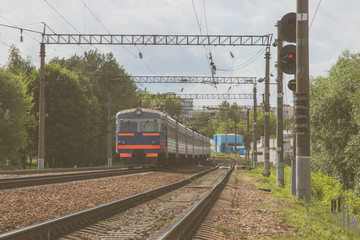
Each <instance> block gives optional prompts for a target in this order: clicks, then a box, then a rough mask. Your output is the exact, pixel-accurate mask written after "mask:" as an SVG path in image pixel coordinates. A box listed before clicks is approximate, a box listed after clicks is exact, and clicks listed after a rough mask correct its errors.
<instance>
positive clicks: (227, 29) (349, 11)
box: [0, 0, 360, 106]
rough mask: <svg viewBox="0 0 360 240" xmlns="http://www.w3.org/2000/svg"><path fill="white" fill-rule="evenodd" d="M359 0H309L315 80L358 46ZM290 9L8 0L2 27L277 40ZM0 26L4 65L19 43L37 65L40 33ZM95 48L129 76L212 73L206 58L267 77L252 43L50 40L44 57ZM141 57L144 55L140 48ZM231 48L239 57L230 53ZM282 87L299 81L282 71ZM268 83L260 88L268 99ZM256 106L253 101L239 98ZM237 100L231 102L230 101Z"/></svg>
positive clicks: (250, 4)
mask: <svg viewBox="0 0 360 240" xmlns="http://www.w3.org/2000/svg"><path fill="white" fill-rule="evenodd" d="M359 10H360V1H355V0H342V1H339V0H324V1H321V0H309V25H310V29H309V61H310V77H318V76H323V77H326V76H327V71H328V70H329V69H330V68H331V66H332V65H333V64H335V63H336V61H337V59H338V57H339V55H340V54H341V53H342V51H344V50H345V49H349V50H350V51H351V52H359V51H360V44H359V40H360V31H358V29H359V26H360V14H358V11H359ZM288 12H296V0H275V1H274V0H176V1H174V0H102V1H98V0H96V1H95V0H31V1H28V0H12V1H3V4H2V5H1V8H0V24H4V25H11V26H16V27H20V28H24V29H31V30H35V31H39V32H42V31H43V29H44V25H43V23H46V25H47V26H48V27H47V28H46V32H51V31H53V32H56V33H67V34H68V33H94V34H95V33H96V34H108V33H111V34H149V35H153V34H169V35H170V34H180V35H186V34H188V35H192V34H196V35H199V34H203V35H206V34H209V35H211V34H214V35H266V34H273V40H274V39H276V38H277V28H276V27H275V24H276V23H277V21H278V20H280V19H281V18H282V16H283V15H285V14H286V13H288ZM20 36H21V32H20V30H18V29H13V28H9V27H5V26H0V52H1V54H0V65H1V66H4V65H6V64H7V61H8V54H9V46H10V45H12V44H14V45H15V46H16V47H17V48H19V49H20V51H21V53H22V54H23V57H24V58H27V57H29V59H30V61H31V62H32V63H33V64H34V65H36V66H39V64H40V59H39V51H40V45H39V43H40V41H41V35H40V34H38V33H32V32H27V31H23V32H22V36H23V42H20ZM88 50H97V51H98V52H100V53H104V54H106V53H109V52H112V53H113V54H114V56H115V58H116V60H117V61H118V62H119V64H120V65H121V66H123V67H124V68H125V71H126V72H127V73H129V74H131V75H134V76H139V75H151V76H174V75H181V76H184V75H185V76H211V71H210V66H209V61H208V56H209V53H210V52H211V55H212V57H213V61H214V63H215V65H216V67H217V72H216V76H218V77H225V76H233V77H256V78H263V77H264V76H265V59H264V56H265V49H264V47H258V46H257V47H254V46H251V47H250V46H235V47H224V46H207V47H203V46H119V45H114V46H110V45H96V46H95V45H81V46H77V45H74V46H69V45H47V46H46V60H45V61H46V62H48V61H50V60H51V59H52V58H54V57H59V58H69V57H71V56H73V55H74V54H78V55H83V54H84V52H85V51H88ZM140 52H141V53H142V55H143V58H142V59H140V58H139V53H140ZM230 53H232V54H233V55H234V58H232V57H231V54H230ZM275 63H276V48H274V47H272V48H271V63H270V72H271V73H272V74H273V75H274V76H273V77H271V78H270V81H271V82H272V83H275V81H276V68H275ZM284 76H285V77H284V86H286V84H287V82H288V81H289V80H290V79H292V78H293V76H291V75H286V74H285V75H284ZM263 84H264V83H259V84H257V85H258V97H257V101H258V103H261V102H262V97H261V94H263V92H264V86H263ZM138 87H139V88H140V89H142V90H145V89H146V90H147V91H149V92H151V93H157V92H161V93H165V92H175V93H180V92H181V89H182V93H189V94H190V93H200V94H208V93H209V94H211V93H213V94H226V93H231V94H238V93H242V94H247V93H248V94H252V91H253V90H252V89H253V86H252V85H243V84H242V85H237V86H236V85H233V86H231V88H230V86H229V85H217V86H212V85H204V84H189V83H188V84H141V85H138ZM234 101H236V103H237V104H239V105H252V104H253V103H252V100H234ZM220 102H221V101H219V100H195V101H194V103H195V105H197V106H207V105H211V106H212V105H218V104H219V103H220ZM230 102H233V101H230ZM270 102H271V105H272V106H276V85H271V87H270ZM284 103H285V104H292V92H291V91H290V90H288V89H287V87H284Z"/></svg>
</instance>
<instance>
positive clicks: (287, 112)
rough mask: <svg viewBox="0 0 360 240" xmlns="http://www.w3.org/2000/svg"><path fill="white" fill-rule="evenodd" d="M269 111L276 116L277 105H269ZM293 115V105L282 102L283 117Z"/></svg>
mask: <svg viewBox="0 0 360 240" xmlns="http://www.w3.org/2000/svg"><path fill="white" fill-rule="evenodd" d="M270 111H271V112H272V113H274V115H275V116H277V107H271V108H270ZM293 115H294V107H293V106H290V105H287V104H284V105H283V118H292V117H293Z"/></svg>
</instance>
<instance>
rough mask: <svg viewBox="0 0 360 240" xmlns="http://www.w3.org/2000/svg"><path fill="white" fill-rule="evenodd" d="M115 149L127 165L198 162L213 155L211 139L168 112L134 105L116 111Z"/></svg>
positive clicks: (130, 166)
mask: <svg viewBox="0 0 360 240" xmlns="http://www.w3.org/2000/svg"><path fill="white" fill-rule="evenodd" d="M116 124H117V131H116V151H117V153H119V154H120V159H121V161H122V164H123V165H124V166H127V167H129V168H132V167H134V166H155V165H170V164H176V163H184V162H192V161H193V162H196V161H198V160H202V159H206V158H207V157H209V156H210V139H209V138H208V137H205V136H203V135H201V134H200V133H197V132H195V131H193V130H191V129H190V128H188V127H186V126H185V125H183V124H181V123H179V122H178V121H176V120H175V119H173V118H171V117H170V116H169V115H167V114H166V113H163V112H160V111H157V110H152V109H146V108H136V109H135V108H134V109H128V110H123V111H120V112H118V113H117V114H116Z"/></svg>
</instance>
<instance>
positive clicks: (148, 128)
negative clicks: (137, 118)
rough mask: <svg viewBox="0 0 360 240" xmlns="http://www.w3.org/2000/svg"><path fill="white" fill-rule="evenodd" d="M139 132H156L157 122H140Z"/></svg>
mask: <svg viewBox="0 0 360 240" xmlns="http://www.w3.org/2000/svg"><path fill="white" fill-rule="evenodd" d="M140 131H141V132H158V131H159V130H158V122H157V121H156V119H155V120H152V121H150V120H147V121H142V122H140Z"/></svg>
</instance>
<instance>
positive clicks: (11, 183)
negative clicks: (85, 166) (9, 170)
mask: <svg viewBox="0 0 360 240" xmlns="http://www.w3.org/2000/svg"><path fill="white" fill-rule="evenodd" d="M148 171H150V170H149V169H143V168H138V169H132V170H128V169H120V168H117V169H110V170H101V171H90V172H89V171H86V172H80V173H64V174H55V175H40V176H27V177H15V178H1V179H0V190H4V189H13V188H20V187H29V186H38V185H46V184H54V183H64V182H72V181H80V180H87V179H95V178H104V177H113V176H120V175H128V174H135V173H143V172H148Z"/></svg>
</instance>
